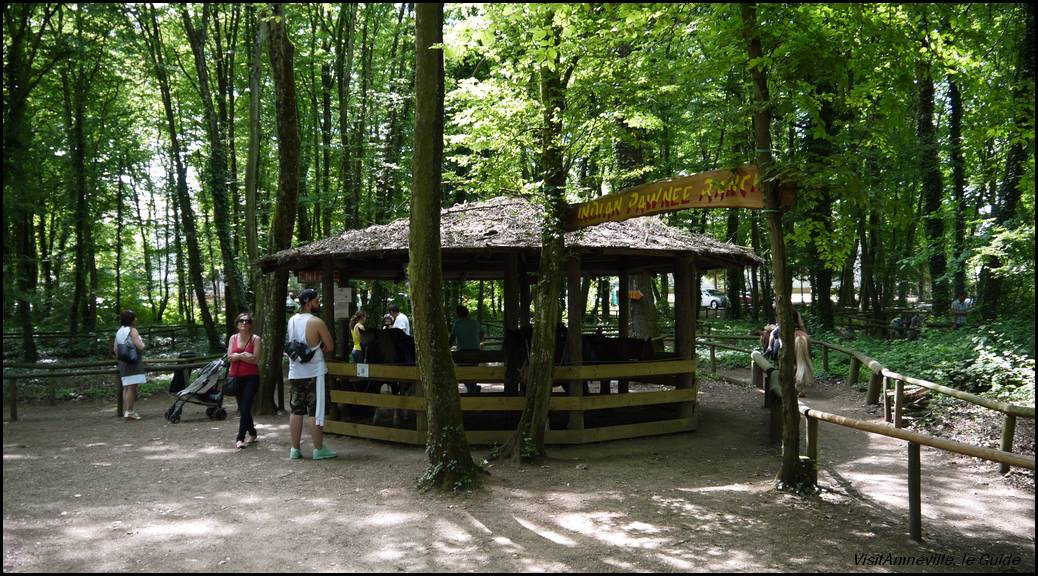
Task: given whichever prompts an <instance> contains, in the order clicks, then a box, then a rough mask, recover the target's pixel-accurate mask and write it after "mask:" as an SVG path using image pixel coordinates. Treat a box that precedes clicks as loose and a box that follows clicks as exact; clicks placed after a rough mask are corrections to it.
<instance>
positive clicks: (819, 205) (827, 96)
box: [806, 82, 837, 330]
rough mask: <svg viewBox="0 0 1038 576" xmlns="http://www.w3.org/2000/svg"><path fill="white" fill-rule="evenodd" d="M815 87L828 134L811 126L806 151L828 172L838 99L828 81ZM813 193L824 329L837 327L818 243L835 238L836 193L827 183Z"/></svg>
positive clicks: (814, 267) (817, 290)
mask: <svg viewBox="0 0 1038 576" xmlns="http://www.w3.org/2000/svg"><path fill="white" fill-rule="evenodd" d="M815 86H816V91H817V93H818V96H819V99H820V100H821V108H820V110H819V113H818V117H819V118H818V119H819V121H820V122H821V128H822V131H823V132H824V134H825V136H824V137H817V136H815V134H816V131H815V130H813V127H809V129H808V130H806V132H807V134H808V136H807V142H806V148H807V150H806V151H807V155H808V163H809V165H810V166H812V167H813V168H815V169H814V170H812V172H815V173H825V172H826V171H827V170H829V168H828V166H829V165H830V164H831V162H832V159H831V157H832V155H833V145H832V142H833V138H834V137H835V135H836V127H835V124H836V122H835V120H836V109H835V106H834V105H833V100H834V99H835V98H837V94H836V87H835V86H833V85H832V84H829V83H827V82H816V83H815ZM812 123H813V119H812ZM814 192H815V195H816V196H817V198H816V202H815V204H814V207H813V209H812V210H811V219H812V220H814V221H816V222H819V223H821V224H822V226H823V227H824V229H825V231H826V234H824V235H816V236H815V237H814V238H812V241H811V243H810V245H809V250H810V253H811V257H810V261H811V272H812V276H813V277H814V279H813V281H812V283H811V287H812V293H813V294H812V308H813V309H814V311H815V314H816V315H817V318H818V321H819V323H820V324H821V325H822V328H823V329H824V330H832V329H833V326H834V319H833V301H832V286H833V271H832V268H830V266H831V264H830V263H829V262H827V261H826V260H825V259H824V258H823V257H822V248H823V246H820V245H819V244H820V243H822V242H828V241H829V240H830V239H831V238H832V234H833V192H832V189H831V188H830V186H829V184H828V183H823V184H821V185H819V186H817V187H816V189H815V191H814Z"/></svg>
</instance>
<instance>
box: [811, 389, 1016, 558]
mask: <svg viewBox="0 0 1038 576" xmlns="http://www.w3.org/2000/svg"><path fill="white" fill-rule="evenodd" d="M800 413H801V414H803V415H804V418H806V419H807V421H808V426H807V435H808V438H807V446H808V454H807V456H808V458H810V459H811V460H812V461H813V462H815V463H817V462H818V426H817V425H813V426H812V425H811V423H812V422H813V421H822V422H828V423H830V424H836V425H838V426H843V427H845V428H853V429H855V430H862V431H864V432H869V433H872V434H878V435H880V436H886V437H888V438H897V439H900V440H906V441H908V515H909V519H908V527H909V528H908V530H909V535H910V536H911V538H912V539H913V540H915V541H917V542H919V541H922V539H923V523H922V472H921V458H920V451H919V447H920V446H929V447H931V448H937V449H938V450H944V451H947V452H954V453H957V454H963V455H966V456H973V457H975V458H983V459H985V460H991V461H993V462H998V463H1000V464H1002V465H1004V466H1007V467H1008V466H1018V467H1021V468H1026V469H1028V470H1034V458H1027V457H1026V456H1020V455H1018V454H1013V453H1010V452H1005V451H1003V450H994V449H992V448H983V447H980V446H972V445H969V444H963V443H961V442H955V441H952V440H945V439H943V438H934V437H932V436H927V435H926V434H920V433H918V432H912V431H909V430H901V429H899V428H891V427H889V426H884V425H881V424H875V423H873V422H866V421H863V420H856V419H854V418H846V417H844V416H838V415H836V414H829V413H828V412H822V411H820V410H815V409H813V408H811V407H809V406H806V405H804V404H803V403H801V404H800Z"/></svg>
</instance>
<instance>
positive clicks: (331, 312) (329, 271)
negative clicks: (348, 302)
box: [321, 258, 339, 388]
mask: <svg viewBox="0 0 1038 576" xmlns="http://www.w3.org/2000/svg"><path fill="white" fill-rule="evenodd" d="M322 264H323V266H322V268H321V295H322V296H323V298H321V319H323V320H324V323H325V325H326V326H328V330H329V331H330V332H331V333H332V341H333V342H334V341H337V340H338V335H337V334H336V333H335V261H334V260H332V259H331V258H325V259H324V261H323V262H322ZM338 352H339V349H338V346H336V347H335V348H334V349H333V350H332V353H331V357H332V359H338V358H339V356H338V355H337V354H338ZM328 388H330V386H329V387H328Z"/></svg>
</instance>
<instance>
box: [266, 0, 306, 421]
mask: <svg viewBox="0 0 1038 576" xmlns="http://www.w3.org/2000/svg"><path fill="white" fill-rule="evenodd" d="M272 10H273V12H274V16H275V17H276V18H274V19H272V20H271V21H270V22H269V24H268V32H269V36H268V51H269V54H270V68H271V71H272V73H273V78H274V102H275V109H276V110H277V114H276V117H277V136H278V195H277V201H276V202H275V203H274V215H273V220H272V222H271V228H270V253H271V254H273V253H274V252H277V251H279V250H284V249H286V248H289V247H290V246H291V245H292V229H293V228H294V226H295V215H296V203H297V202H298V199H299V174H300V168H301V167H300V157H299V156H300V140H299V109H298V104H297V99H296V77H295V68H294V60H295V48H294V47H293V46H292V42H291V41H290V40H289V38H288V29H287V26H286V23H285V15H284V12H283V9H282V6H281V5H280V4H274V5H272ZM261 292H262V294H263V296H264V300H263V307H262V308H261V309H260V310H258V312H259V316H260V322H261V323H262V325H263V329H264V332H263V333H264V334H265V335H267V338H268V340H267V341H268V342H269V343H270V345H268V346H264V347H263V358H261V365H262V366H263V368H262V369H261V370H260V374H261V375H262V376H261V378H260V389H259V395H258V407H257V410H258V413H260V414H272V413H273V412H274V388H275V386H276V384H277V383H278V382H279V381H280V380H281V357H282V354H281V345H280V344H281V343H282V342H284V341H285V333H286V331H287V326H288V325H287V319H286V318H285V298H286V297H287V295H288V294H287V293H288V270H287V269H285V268H280V269H278V271H277V272H275V273H274V274H273V275H272V278H269V279H268V281H267V282H266V283H265V286H264V287H263V289H262V290H261Z"/></svg>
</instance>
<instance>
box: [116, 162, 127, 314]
mask: <svg viewBox="0 0 1038 576" xmlns="http://www.w3.org/2000/svg"><path fill="white" fill-rule="evenodd" d="M120 164H121V163H120ZM117 179H118V183H117V184H116V186H115V190H116V192H115V313H116V315H119V314H121V313H122V309H123V295H122V287H123V286H122V277H123V274H122V268H123V194H124V191H125V186H124V184H123V168H122V166H121V165H120V166H119V173H118V176H117Z"/></svg>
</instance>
